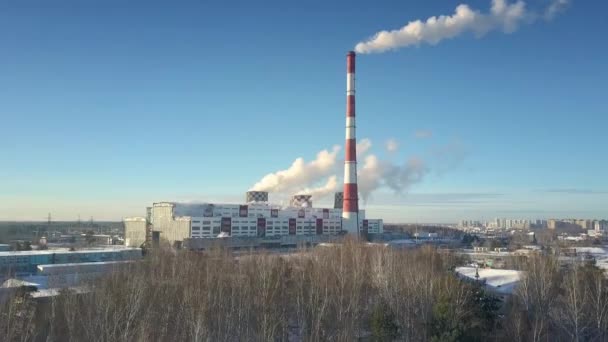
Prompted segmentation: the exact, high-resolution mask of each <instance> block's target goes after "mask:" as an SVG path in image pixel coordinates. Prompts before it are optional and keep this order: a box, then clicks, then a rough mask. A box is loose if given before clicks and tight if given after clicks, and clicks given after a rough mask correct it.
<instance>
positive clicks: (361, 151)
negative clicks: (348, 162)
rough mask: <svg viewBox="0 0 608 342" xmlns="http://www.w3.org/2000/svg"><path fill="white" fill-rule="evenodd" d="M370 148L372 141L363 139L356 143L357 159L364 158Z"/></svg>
mask: <svg viewBox="0 0 608 342" xmlns="http://www.w3.org/2000/svg"><path fill="white" fill-rule="evenodd" d="M370 148H372V141H371V140H369V139H368V138H363V139H361V140H359V142H358V143H357V159H359V158H361V157H362V156H364V155H365V154H366V153H367V152H368V151H369V149H370Z"/></svg>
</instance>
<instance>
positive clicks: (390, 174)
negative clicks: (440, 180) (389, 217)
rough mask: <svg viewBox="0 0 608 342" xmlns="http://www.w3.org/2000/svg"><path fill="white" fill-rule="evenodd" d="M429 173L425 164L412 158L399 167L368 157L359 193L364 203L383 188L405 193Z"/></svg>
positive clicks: (361, 173)
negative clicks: (373, 193)
mask: <svg viewBox="0 0 608 342" xmlns="http://www.w3.org/2000/svg"><path fill="white" fill-rule="evenodd" d="M429 171H430V169H429V168H428V167H427V166H426V165H425V163H424V162H423V161H422V160H421V159H418V158H410V159H409V160H408V161H406V162H405V164H403V165H397V164H394V163H391V162H389V161H381V160H379V159H378V157H376V156H375V155H373V154H372V155H368V156H367V157H366V158H365V161H364V163H363V167H362V168H361V170H360V171H359V174H358V179H357V180H358V183H359V184H358V185H359V193H360V194H361V198H362V199H363V201H367V200H368V199H369V198H370V196H371V194H372V192H374V191H375V190H377V189H379V188H381V187H388V188H389V189H391V190H393V191H395V192H396V193H403V192H405V191H407V190H409V188H410V187H411V186H412V185H413V184H415V183H418V182H420V181H422V179H423V178H424V176H425V175H426V174H427V173H428V172H429Z"/></svg>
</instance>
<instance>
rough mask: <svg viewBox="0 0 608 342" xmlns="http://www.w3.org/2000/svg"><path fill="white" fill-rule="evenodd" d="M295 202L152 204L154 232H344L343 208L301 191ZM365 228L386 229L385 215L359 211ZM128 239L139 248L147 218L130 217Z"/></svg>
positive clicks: (178, 235) (177, 235) (179, 237)
mask: <svg viewBox="0 0 608 342" xmlns="http://www.w3.org/2000/svg"><path fill="white" fill-rule="evenodd" d="M294 197H297V198H296V199H292V203H298V201H300V200H302V199H303V198H304V199H305V200H303V201H302V202H301V206H299V207H296V206H289V207H281V206H278V205H272V204H269V203H266V202H261V201H260V202H255V201H254V202H250V203H248V204H215V203H200V204H193V203H178V202H159V203H154V205H153V206H152V208H151V211H150V213H151V216H150V218H149V219H150V223H151V226H152V230H153V231H155V232H159V233H160V238H161V239H166V240H168V241H169V242H171V243H174V242H176V241H184V240H185V239H187V238H215V237H218V236H220V237H272V236H282V235H296V236H305V235H338V234H342V233H343V231H344V230H345V229H344V227H343V226H342V221H343V220H342V209H340V208H337V209H336V208H313V207H309V206H308V204H309V203H311V197H310V196H308V195H307V196H305V197H301V195H296V196H294ZM358 216H359V220H360V222H359V226H360V227H362V229H364V230H365V231H366V232H367V233H371V234H378V233H382V232H383V228H384V227H383V222H382V220H379V219H365V211H364V210H361V211H359V215H358ZM124 224H125V242H126V244H127V245H128V246H135V247H137V246H139V245H141V243H143V241H142V240H141V239H142V237H145V234H146V233H145V232H146V219H145V218H143V217H140V218H127V219H125V220H124Z"/></svg>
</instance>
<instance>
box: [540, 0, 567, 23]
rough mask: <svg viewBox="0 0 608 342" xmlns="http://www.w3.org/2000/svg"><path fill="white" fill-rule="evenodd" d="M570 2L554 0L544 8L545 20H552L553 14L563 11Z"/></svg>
mask: <svg viewBox="0 0 608 342" xmlns="http://www.w3.org/2000/svg"><path fill="white" fill-rule="evenodd" d="M569 4H570V0H555V1H553V2H552V3H551V4H550V5H549V6H548V7H547V9H546V10H545V13H544V18H545V20H553V18H555V16H557V15H558V14H559V13H561V12H562V11H564V10H565V9H566V7H568V5H569Z"/></svg>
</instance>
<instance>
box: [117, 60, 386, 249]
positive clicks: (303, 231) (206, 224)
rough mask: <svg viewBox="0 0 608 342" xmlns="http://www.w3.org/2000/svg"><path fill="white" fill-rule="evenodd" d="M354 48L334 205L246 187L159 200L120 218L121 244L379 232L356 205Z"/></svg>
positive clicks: (380, 223) (375, 221) (376, 224)
mask: <svg viewBox="0 0 608 342" xmlns="http://www.w3.org/2000/svg"><path fill="white" fill-rule="evenodd" d="M355 127H356V124H355V53H354V52H353V51H350V52H349V53H348V54H347V56H346V136H345V148H344V150H345V158H344V190H343V192H339V193H336V195H335V200H334V207H333V208H314V207H313V205H312V200H313V198H312V196H311V195H307V194H297V195H294V196H293V197H292V199H291V201H290V205H289V206H287V207H282V206H278V205H273V204H270V203H269V201H268V192H265V191H248V192H247V193H246V196H245V203H243V204H219V203H201V204H192V203H176V202H159V203H154V204H153V205H152V206H151V207H148V208H147V214H146V217H130V218H126V219H125V220H124V224H125V244H126V245H127V246H134V247H139V246H141V245H142V244H144V243H145V242H146V241H152V240H160V239H164V240H167V241H169V242H170V243H172V244H181V243H182V242H184V241H186V240H191V239H203V238H218V237H219V238H225V237H239V238H243V237H255V238H267V237H285V236H287V237H289V236H291V237H292V238H291V239H290V240H291V241H297V240H298V237H310V236H333V235H340V234H350V235H353V236H367V234H379V233H382V232H383V221H382V220H381V219H366V217H365V211H364V210H359V199H358V187H357V150H356V149H357V138H356V134H355Z"/></svg>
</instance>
